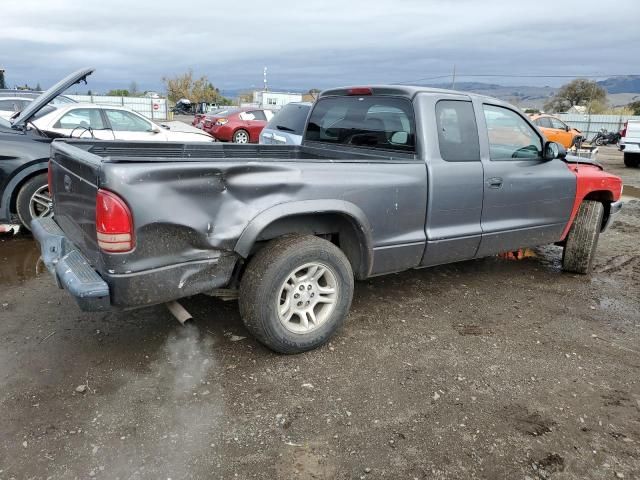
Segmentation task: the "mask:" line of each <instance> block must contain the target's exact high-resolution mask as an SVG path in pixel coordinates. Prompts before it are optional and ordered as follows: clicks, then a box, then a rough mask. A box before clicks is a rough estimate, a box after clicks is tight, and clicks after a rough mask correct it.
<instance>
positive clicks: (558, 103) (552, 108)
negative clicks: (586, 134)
mask: <svg viewBox="0 0 640 480" xmlns="http://www.w3.org/2000/svg"><path fill="white" fill-rule="evenodd" d="M592 103H594V104H597V105H606V103H607V91H606V90H605V89H604V88H602V87H601V86H600V85H598V83H597V82H595V81H593V80H586V79H584V78H576V79H575V80H572V81H571V82H569V83H567V84H566V85H563V86H562V87H560V90H558V93H556V94H555V96H554V97H553V98H552V99H551V100H549V101H548V102H547V103H545V105H544V109H545V110H546V111H548V112H566V111H567V110H568V109H570V108H571V107H573V106H574V105H582V106H588V107H590V106H591V104H592Z"/></svg>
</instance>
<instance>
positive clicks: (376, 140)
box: [305, 96, 416, 152]
mask: <svg viewBox="0 0 640 480" xmlns="http://www.w3.org/2000/svg"><path fill="white" fill-rule="evenodd" d="M305 140H308V141H314V142H324V143H331V144H336V145H349V146H353V147H365V148H378V149H384V150H395V151H400V152H414V151H415V141H416V140H415V122H414V118H413V106H412V104H411V102H410V101H409V100H407V99H404V98H398V97H375V96H365V97H357V96H353V97H328V98H321V99H320V100H318V103H317V104H316V107H315V108H314V109H313V111H312V112H311V117H310V118H309V126H308V127H307V132H306V135H305Z"/></svg>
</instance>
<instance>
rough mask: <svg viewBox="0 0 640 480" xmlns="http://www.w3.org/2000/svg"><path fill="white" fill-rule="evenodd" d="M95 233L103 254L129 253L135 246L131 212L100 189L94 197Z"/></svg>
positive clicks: (116, 198) (118, 198)
mask: <svg viewBox="0 0 640 480" xmlns="http://www.w3.org/2000/svg"><path fill="white" fill-rule="evenodd" d="M96 233H97V235H98V246H99V247H100V249H101V250H102V251H104V252H120V253H122V252H129V251H131V250H133V247H134V245H135V241H134V238H133V217H132V216H131V210H129V207H128V206H127V204H126V203H124V200H122V199H121V198H120V197H119V196H117V195H116V194H115V193H112V192H109V191H107V190H102V189H100V190H98V193H97V195H96Z"/></svg>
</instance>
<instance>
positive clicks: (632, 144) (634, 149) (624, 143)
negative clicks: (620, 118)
mask: <svg viewBox="0 0 640 480" xmlns="http://www.w3.org/2000/svg"><path fill="white" fill-rule="evenodd" d="M620 150H621V151H622V155H623V157H624V164H625V165H626V166H627V167H631V168H634V167H639V166H640V120H627V122H625V124H624V128H623V129H622V136H621V138H620Z"/></svg>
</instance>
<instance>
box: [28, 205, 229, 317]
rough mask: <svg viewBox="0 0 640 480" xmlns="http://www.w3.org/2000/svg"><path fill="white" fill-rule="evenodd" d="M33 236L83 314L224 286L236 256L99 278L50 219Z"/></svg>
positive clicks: (34, 229) (36, 222) (38, 222)
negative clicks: (84, 312)
mask: <svg viewBox="0 0 640 480" xmlns="http://www.w3.org/2000/svg"><path fill="white" fill-rule="evenodd" d="M31 229H32V232H33V235H34V236H35V238H36V239H37V240H38V242H39V243H40V251H41V253H42V259H43V261H44V264H45V265H46V267H47V269H48V270H49V272H51V274H52V275H53V276H54V278H55V280H56V283H57V285H58V286H59V287H60V288H64V289H65V290H67V291H68V292H69V293H70V294H71V296H72V297H74V299H75V300H76V302H77V303H78V306H79V307H80V309H81V310H84V311H103V310H110V309H114V308H116V309H132V308H139V307H144V306H148V305H154V304H158V303H164V302H168V301H171V300H177V299H179V298H182V297H188V296H190V295H195V294H197V293H203V292H206V291H209V290H213V289H216V288H220V287H223V286H226V285H227V284H228V283H229V281H230V279H231V275H232V273H233V269H234V267H235V264H236V261H237V258H238V257H237V256H236V255H235V254H230V253H227V252H221V251H218V252H212V254H211V258H209V259H206V260H202V261H194V262H185V263H180V264H175V265H168V266H164V267H161V268H155V269H151V270H145V271H142V272H132V273H123V274H117V273H108V274H100V273H98V272H96V270H94V268H93V267H92V266H91V265H90V264H89V261H88V260H87V259H86V257H85V256H84V255H83V254H82V253H81V252H80V251H79V250H78V249H77V247H76V246H75V245H74V244H73V243H72V242H71V241H70V240H69V239H68V238H67V237H66V236H65V234H64V232H63V231H62V229H60V227H59V226H58V224H57V223H56V222H55V221H54V220H53V219H52V218H42V219H40V218H39V219H35V220H34V221H33V222H32V223H31Z"/></svg>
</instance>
